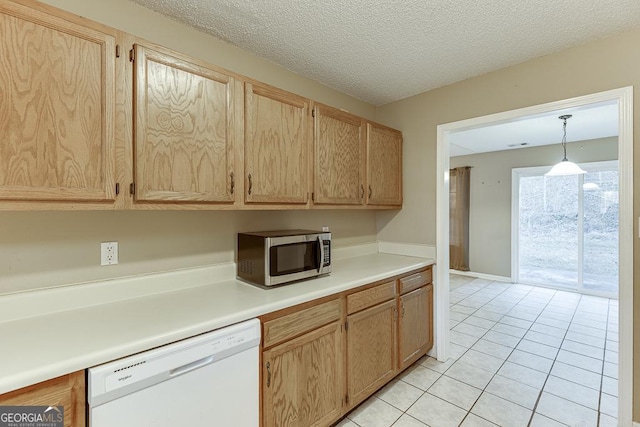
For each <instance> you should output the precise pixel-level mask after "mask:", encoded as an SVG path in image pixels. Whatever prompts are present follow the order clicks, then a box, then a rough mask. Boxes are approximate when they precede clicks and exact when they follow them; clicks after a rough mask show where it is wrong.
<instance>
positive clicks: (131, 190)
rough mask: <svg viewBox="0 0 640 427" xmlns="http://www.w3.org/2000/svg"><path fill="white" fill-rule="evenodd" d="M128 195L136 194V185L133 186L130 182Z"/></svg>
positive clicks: (133, 183)
mask: <svg viewBox="0 0 640 427" xmlns="http://www.w3.org/2000/svg"><path fill="white" fill-rule="evenodd" d="M129 194H131V195H132V196H133V195H134V194H136V184H135V182H132V183H131V184H129Z"/></svg>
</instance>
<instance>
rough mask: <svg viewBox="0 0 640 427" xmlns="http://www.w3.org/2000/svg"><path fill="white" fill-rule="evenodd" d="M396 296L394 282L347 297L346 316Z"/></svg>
mask: <svg viewBox="0 0 640 427" xmlns="http://www.w3.org/2000/svg"><path fill="white" fill-rule="evenodd" d="M395 296H396V282H395V281H394V280H392V281H391V282H386V283H383V284H381V285H378V286H374V287H373V288H369V289H365V290H364V291H360V292H356V293H354V294H351V295H348V296H347V314H351V313H355V312H357V311H360V310H363V309H365V308H367V307H371V306H373V305H376V304H379V303H381V302H385V301H387V300H390V299H392V298H394V297H395Z"/></svg>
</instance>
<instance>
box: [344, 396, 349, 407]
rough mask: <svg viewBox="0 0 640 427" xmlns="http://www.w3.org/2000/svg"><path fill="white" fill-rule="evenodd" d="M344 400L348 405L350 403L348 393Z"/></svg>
mask: <svg viewBox="0 0 640 427" xmlns="http://www.w3.org/2000/svg"><path fill="white" fill-rule="evenodd" d="M344 401H345V402H347V405H348V404H349V395H348V394H347V395H346V396H345V397H344Z"/></svg>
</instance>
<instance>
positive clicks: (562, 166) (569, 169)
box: [545, 114, 586, 176]
mask: <svg viewBox="0 0 640 427" xmlns="http://www.w3.org/2000/svg"><path fill="white" fill-rule="evenodd" d="M571 117H573V115H571V114H564V115H562V116H559V117H558V118H559V119H560V120H562V131H563V136H562V150H563V152H564V157H563V158H562V160H561V161H560V162H559V163H557V164H556V165H555V166H554V167H552V168H551V170H550V171H549V172H547V173H545V175H546V176H563V175H579V174H583V173H586V171H584V170H583V169H582V168H581V167H580V166H578V165H576V164H575V163H573V162H570V161H569V159H567V120H568V119H570V118H571Z"/></svg>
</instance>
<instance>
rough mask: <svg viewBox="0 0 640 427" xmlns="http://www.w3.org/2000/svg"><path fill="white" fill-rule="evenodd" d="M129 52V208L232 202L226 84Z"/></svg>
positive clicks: (195, 68) (138, 50)
mask: <svg viewBox="0 0 640 427" xmlns="http://www.w3.org/2000/svg"><path fill="white" fill-rule="evenodd" d="M134 48H135V68H134V69H135V79H134V99H135V108H134V111H135V114H136V118H135V123H136V128H135V136H134V145H135V149H134V156H135V161H134V168H135V182H136V191H135V198H136V201H145V202H173V203H180V202H187V203H193V202H196V203H198V202H200V203H216V202H227V203H230V202H233V200H234V194H233V193H234V190H235V189H234V187H235V182H234V180H235V176H234V171H233V140H234V135H233V128H234V127H233V121H234V116H233V99H234V97H233V87H234V79H233V77H231V76H229V75H226V74H223V73H221V72H218V71H215V70H213V69H211V68H209V67H206V66H204V65H201V64H199V63H196V62H195V61H194V62H190V61H187V60H184V59H181V58H178V57H174V56H172V55H170V54H168V53H163V52H159V51H156V50H154V49H151V48H148V47H144V46H141V45H135V47H134Z"/></svg>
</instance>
